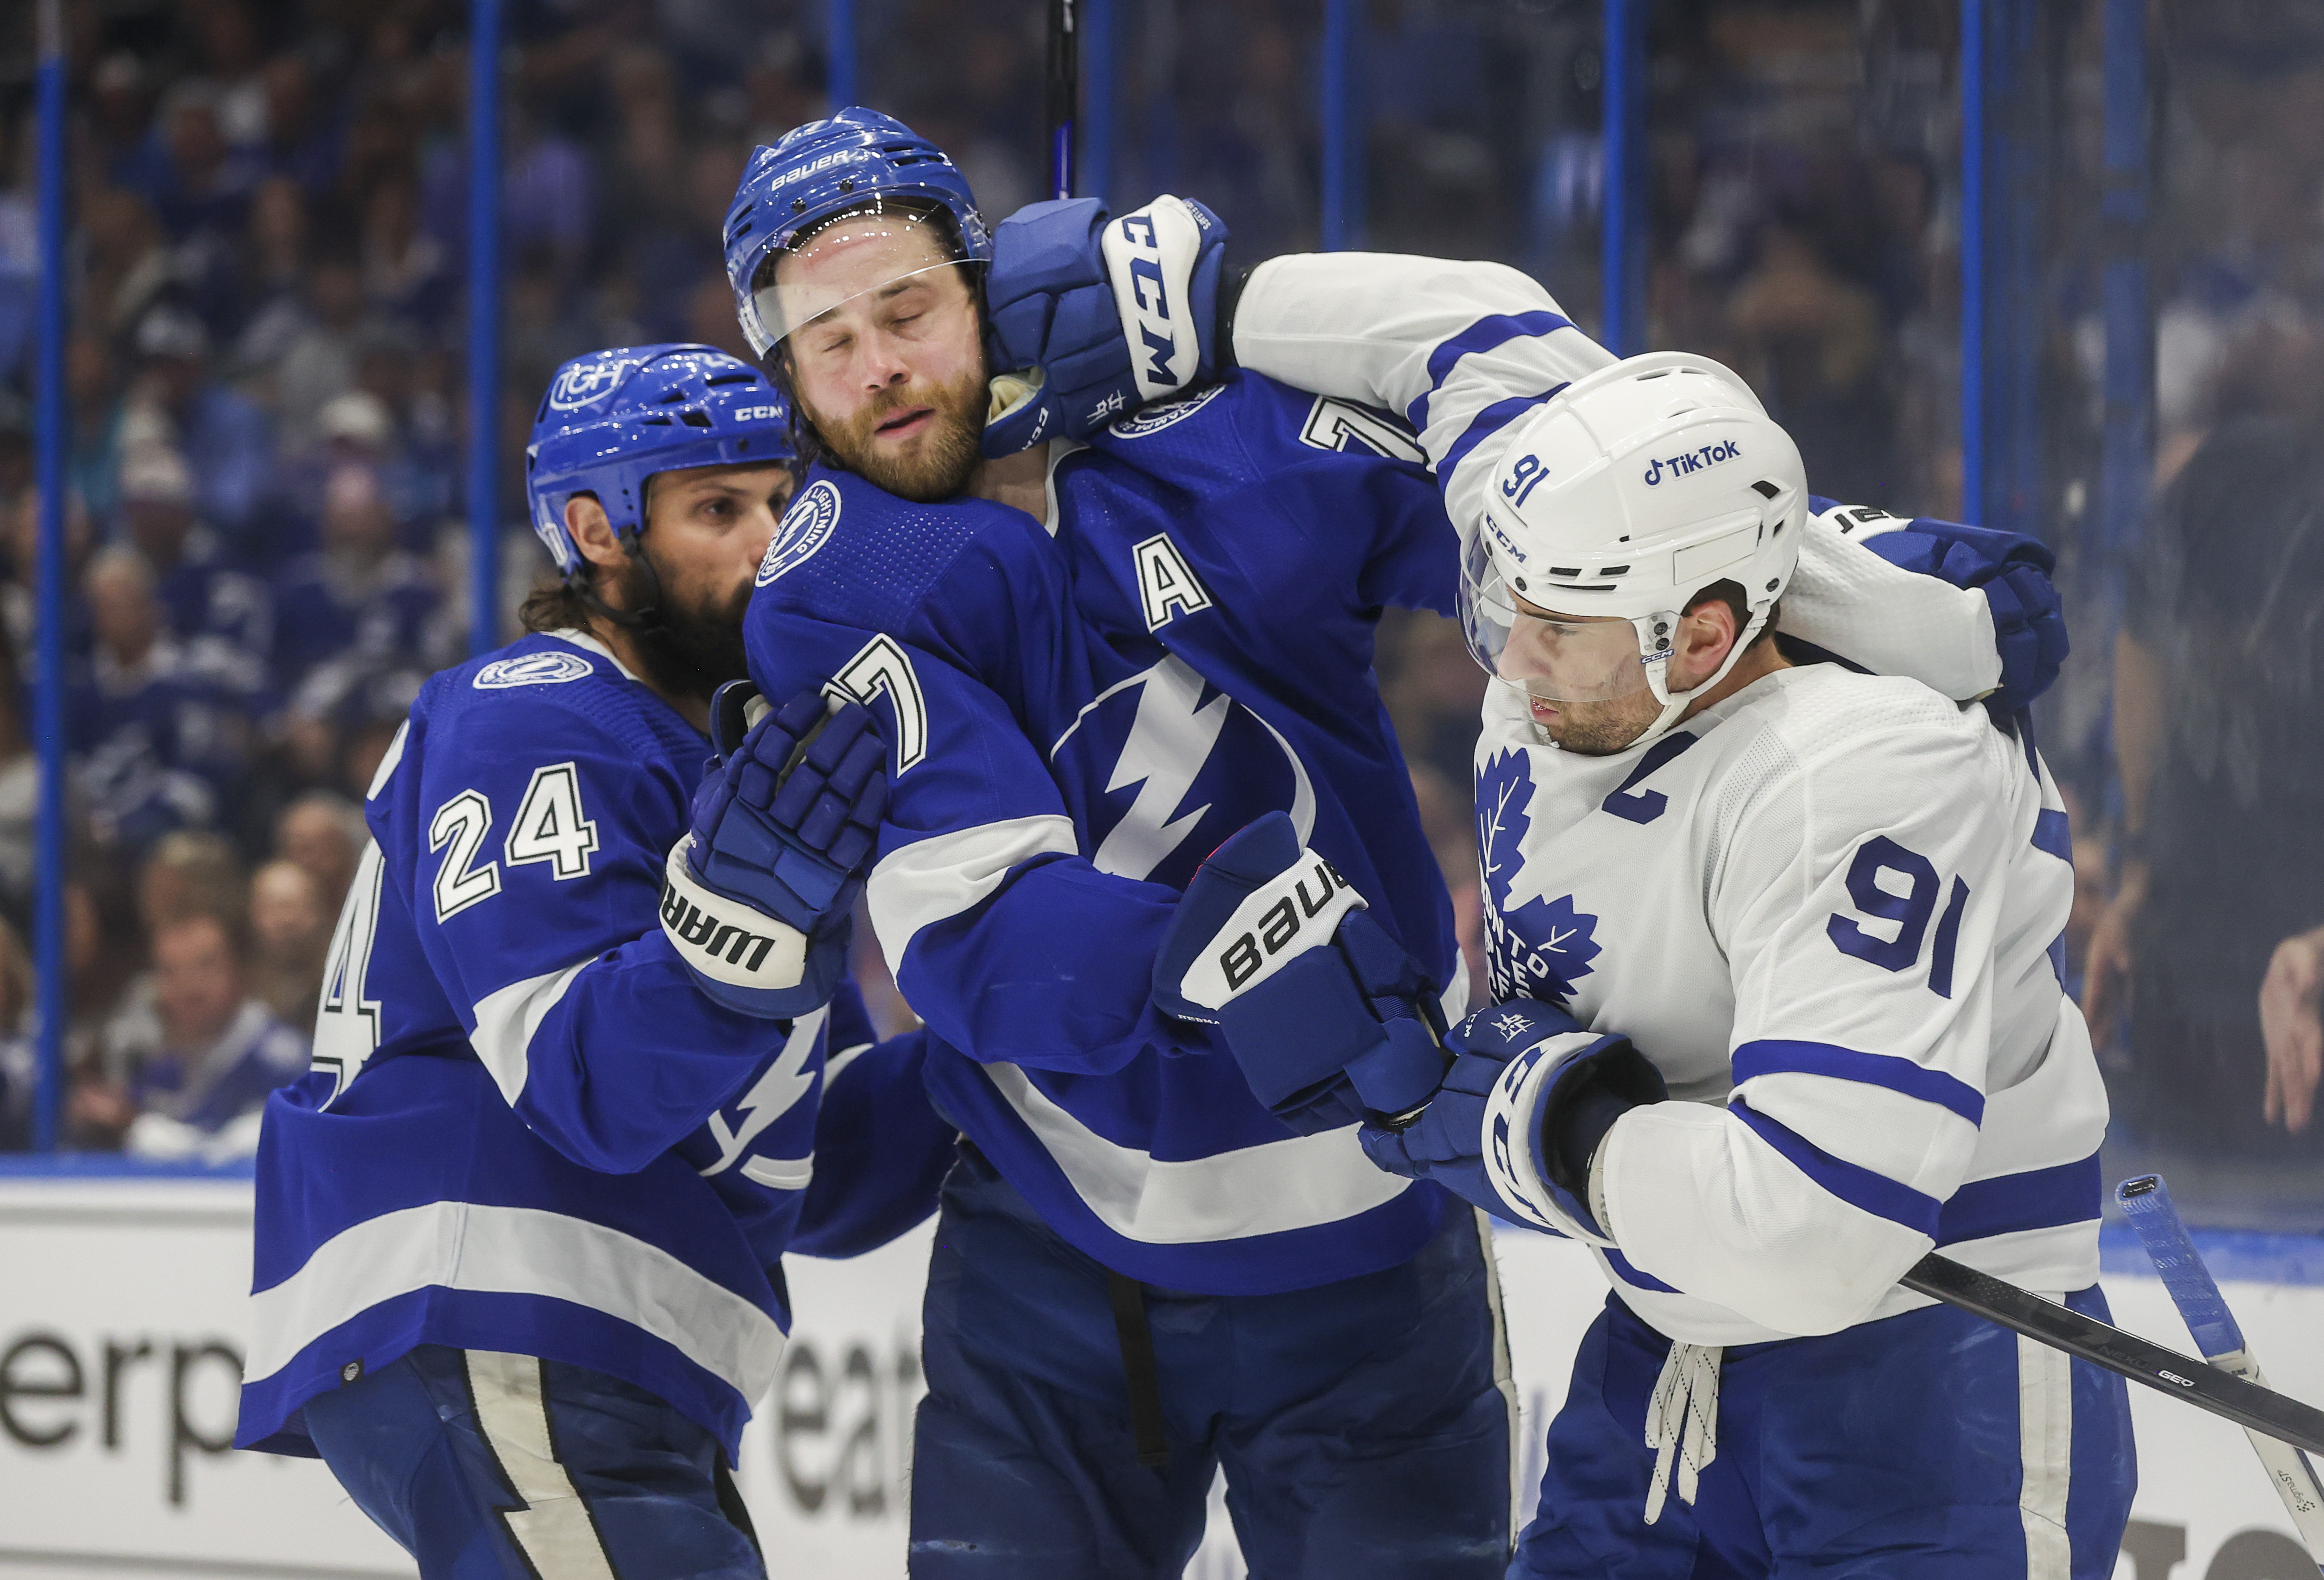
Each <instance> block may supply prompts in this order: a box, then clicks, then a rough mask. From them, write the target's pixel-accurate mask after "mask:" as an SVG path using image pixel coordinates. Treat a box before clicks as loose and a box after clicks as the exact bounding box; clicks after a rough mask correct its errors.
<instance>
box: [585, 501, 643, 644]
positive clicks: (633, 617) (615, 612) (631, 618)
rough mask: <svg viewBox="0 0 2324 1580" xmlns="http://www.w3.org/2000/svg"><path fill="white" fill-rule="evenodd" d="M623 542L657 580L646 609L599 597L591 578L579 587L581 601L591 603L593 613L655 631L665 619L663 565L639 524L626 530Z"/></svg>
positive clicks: (632, 628) (636, 628) (626, 627)
mask: <svg viewBox="0 0 2324 1580" xmlns="http://www.w3.org/2000/svg"><path fill="white" fill-rule="evenodd" d="M621 544H622V548H623V549H626V550H629V555H630V559H632V561H633V562H635V563H637V564H639V565H642V566H644V567H645V568H646V575H647V576H648V577H650V578H651V579H652V581H653V597H652V599H651V601H650V602H649V603H648V604H647V605H646V606H645V607H644V608H642V609H616V608H615V607H613V605H611V604H609V603H607V602H605V600H604V599H603V598H601V597H599V596H597V589H596V587H595V586H593V585H591V584H590V583H588V582H584V583H583V584H582V585H581V587H579V588H578V589H577V590H578V591H579V592H580V594H581V601H582V602H583V603H584V604H586V605H588V606H589V610H590V613H592V614H602V615H604V617H605V618H606V619H608V620H610V621H612V622H613V624H616V625H618V626H620V627H622V629H623V630H624V631H651V630H653V629H654V628H655V627H657V626H659V625H660V624H661V623H662V615H661V570H660V568H659V567H658V566H656V565H655V564H654V562H653V557H652V556H651V555H650V554H648V553H647V552H646V548H645V544H644V542H643V541H641V531H640V529H639V528H636V527H632V528H631V529H630V530H629V531H626V532H623V533H622V534H621Z"/></svg>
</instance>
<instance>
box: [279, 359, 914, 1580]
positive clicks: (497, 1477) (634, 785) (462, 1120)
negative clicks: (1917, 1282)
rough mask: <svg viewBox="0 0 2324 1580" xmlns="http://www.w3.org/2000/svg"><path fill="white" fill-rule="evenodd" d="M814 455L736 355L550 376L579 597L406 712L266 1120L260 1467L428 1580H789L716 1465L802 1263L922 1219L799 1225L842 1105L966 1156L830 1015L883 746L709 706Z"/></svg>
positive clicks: (845, 1000)
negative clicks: (803, 460)
mask: <svg viewBox="0 0 2324 1580" xmlns="http://www.w3.org/2000/svg"><path fill="white" fill-rule="evenodd" d="M787 433H788V411H786V409H785V408H784V406H783V404H782V402H781V401H780V399H779V395H778V394H777V393H776V392H775V391H774V390H773V389H772V388H770V386H769V384H768V383H767V381H766V379H765V378H764V376H763V375H761V374H758V373H756V372H754V371H753V370H752V369H751V368H750V367H749V366H747V365H743V364H742V363H739V362H737V361H735V360H734V359H733V358H732V357H730V356H724V354H722V353H719V352H716V351H714V350H712V349H711V348H709V347H707V346H642V347H636V348H631V349H624V350H620V351H610V352H604V353H599V354H596V355H594V356H586V357H582V358H579V359H576V361H574V362H571V363H568V364H567V365H565V366H564V367H563V368H562V369H560V370H559V372H558V375H557V378H556V381H555V382H554V383H553V384H552V385H551V386H550V388H549V392H548V394H547V397H546V399H545V400H544V402H543V404H542V406H541V410H540V414H539V420H538V421H537V423H536V426H535V430H534V441H533V445H532V447H531V449H530V452H529V469H530V479H529V481H530V494H531V499H532V507H533V513H534V522H535V525H536V527H537V529H538V530H539V533H540V535H541V537H542V538H543V540H544V541H546V542H547V543H548V544H549V549H550V550H551V552H552V554H553V555H554V556H555V558H556V559H557V562H558V567H559V568H560V569H561V570H562V571H563V573H564V580H563V584H562V585H561V586H560V587H556V588H553V589H550V590H549V591H546V592H544V593H540V594H536V595H535V596H534V598H533V600H532V601H531V602H530V603H529V604H528V605H526V616H525V617H526V624H527V625H528V627H529V628H530V629H529V633H528V634H526V635H525V636H523V637H521V638H520V639H519V640H518V641H516V642H512V643H511V644H510V645H509V646H507V647H504V648H503V649H501V650H499V651H496V652H493V653H491V654H488V655H486V656H484V657H483V658H480V659H476V660H472V661H469V662H467V663H465V664H462V665H459V666H457V667H456V668H454V669H451V670H445V671H443V672H442V673H440V674H438V675H437V676H435V677H434V678H433V679H430V680H429V683H428V684H427V686H426V687H425V688H423V689H422V691H421V693H420V698H419V699H418V700H417V701H416V702H415V703H414V704H413V706H412V709H411V716H410V719H409V720H408V721H407V723H406V724H405V725H404V727H403V729H402V730H401V732H400V733H399V734H398V735H397V736H396V738H395V741H394V743H393V744H392V746H391V747H390V749H389V751H388V753H387V755H386V758H385V760H384V761H383V763H382V764H381V766H380V769H379V772H378V775H377V777H376V778H375V779H374V781H373V783H372V785H371V787H370V791H369V794H368V797H367V804H366V808H365V810H366V815H367V817H368V818H369V820H370V823H371V827H372V831H373V834H374V843H373V844H372V845H370V846H369V847H368V848H367V849H366V850H365V852H364V856H363V859H362V863H361V865H360V866H359V868H358V871H357V874H356V878H355V884H354V887H353V889H352V891H351V892H350V893H349V896H348V899H347V901H346V909H345V910H344V911H343V913H342V914H341V917H340V919H339V924H338V929H337V934H336V935H335V937H334V938H333V941H332V946H331V951H330V956H329V961H328V965H327V969H326V981H325V984H324V995H323V1002H322V1006H321V1011H320V1014H319V1016H318V1024H317V1032H316V1039H315V1050H314V1055H315V1063H314V1068H313V1071H312V1073H311V1074H309V1076H307V1077H306V1078H305V1079H303V1080H302V1081H300V1082H299V1083H298V1084H297V1085H295V1086H291V1087H289V1088H286V1089H285V1090H284V1091H282V1092H281V1093H278V1094H277V1095H275V1096H274V1097H273V1098H272V1100H271V1101H270V1103H269V1105H268V1108H267V1112H266V1116H265V1129H264V1133H263V1140H262V1142H261V1147H260V1154H259V1161H258V1206H257V1225H256V1229H257V1239H256V1257H255V1270H254V1298H253V1323H252V1342H251V1351H250V1356H249V1361H248V1364H247V1367H246V1380H245V1382H244V1391H243V1404H242V1415H241V1422H240V1427H239V1429H238V1433H237V1438H236V1441H237V1442H238V1443H239V1444H240V1445H241V1446H245V1447H256V1448H262V1449H266V1450H270V1451H273V1452H279V1453H291V1454H309V1455H320V1456H321V1457H322V1458H323V1459H324V1460H325V1461H326V1462H327V1463H328V1464H329V1465H330V1466H331V1468H332V1471H333V1472H334V1474H337V1477H338V1479H339V1481H340V1483H341V1484H342V1485H344V1486H345V1487H346V1489H347V1491H348V1492H349V1494H350V1495H351V1496H352V1497H353V1498H354V1499H355V1502H356V1503H357V1505H358V1506H359V1507H361V1508H362V1509H363V1510H364V1511H365V1512H366V1513H368V1514H369V1515H370V1516H371V1517H372V1518H373V1519H374V1520H375V1521H376V1522H378V1523H379V1524H380V1525H381V1526H382V1527H383V1529H386V1530H387V1531H388V1533H389V1534H390V1535H392V1537H394V1538H395V1539H396V1540H397V1541H398V1542H400V1543H401V1544H402V1545H403V1546H404V1547H405V1548H406V1549H407V1550H409V1551H410V1552H411V1553H412V1555H413V1556H414V1557H416V1558H417V1559H418V1561H419V1564H420V1572H421V1573H422V1574H423V1575H427V1576H429V1580H436V1577H438V1576H455V1575H457V1576H461V1577H463V1580H465V1577H467V1576H484V1575H559V1576H566V1575H570V1576H584V1575H595V1576H610V1575H615V1574H618V1575H623V1576H625V1577H628V1580H640V1577H644V1576H652V1575H666V1576H673V1577H674V1576H679V1575H687V1576H694V1575H720V1576H754V1575H762V1574H763V1573H764V1570H763V1568H762V1567H761V1563H760V1560H759V1558H758V1557H757V1555H756V1553H755V1550H754V1548H753V1544H752V1539H751V1537H750V1534H749V1530H748V1522H747V1520H745V1519H743V1518H742V1515H741V1504H740V1501H739V1500H738V1499H737V1498H736V1497H735V1495H734V1493H733V1486H732V1483H731V1480H730V1479H729V1476H728V1467H729V1466H731V1464H732V1462H733V1455H734V1453H735V1449H736V1445H737V1439H738V1437H739V1435H740V1433H741V1430H742V1424H743V1422H744V1420H745V1419H746V1418H747V1417H748V1415H749V1413H750V1409H751V1406H752V1403H753V1402H754V1401H755V1400H757V1399H758V1398H759V1397H760V1396H761V1394H762V1393H764V1392H765V1391H766V1390H767V1388H768V1387H769V1386H770V1384H771V1383H772V1381H774V1378H775V1375H776V1367H777V1364H778V1361H779V1356H780V1354H781V1352H782V1346H783V1337H784V1334H785V1331H786V1329H787V1328H788V1321H789V1311H788V1301H787V1298H786V1296H785V1293H784V1286H783V1281H782V1274H781V1270H780V1259H781V1256H782V1253H783V1252H784V1251H785V1250H786V1249H787V1248H805V1249H835V1250H843V1251H844V1250H846V1249H851V1248H853V1246H855V1245H860V1244H861V1243H863V1242H864V1241H866V1240H867V1239H876V1238H878V1237H880V1236H881V1234H884V1233H885V1232H886V1231H887V1230H889V1229H890V1228H893V1227H895V1226H898V1225H897V1224H896V1223H895V1222H894V1221H893V1220H894V1219H895V1218H896V1217H897V1216H899V1215H901V1216H902V1217H904V1218H905V1219H907V1220H908V1216H909V1210H908V1202H909V1200H910V1199H911V1197H913V1195H914V1194H915V1191H916V1188H917V1189H918V1190H924V1191H927V1192H930V1193H932V1191H933V1179H932V1178H924V1179H923V1180H922V1181H921V1182H919V1183H918V1184H917V1186H916V1182H915V1180H914V1178H913V1171H912V1169H910V1168H909V1167H908V1166H899V1167H898V1168H896V1169H893V1170H892V1171H891V1172H890V1175H889V1177H888V1178H886V1179H885V1180H884V1181H882V1182H880V1183H881V1188H878V1189H874V1190H871V1191H870V1192H868V1193H865V1194H863V1195H862V1197H831V1196H830V1193H829V1192H827V1191H826V1192H825V1193H823V1194H824V1195H825V1197H826V1198H828V1199H826V1200H825V1201H824V1202H823V1203H822V1205H821V1208H820V1212H819V1216H820V1222H816V1221H813V1220H814V1217H815V1215H817V1213H818V1207H817V1205H816V1203H815V1202H813V1201H810V1199H809V1198H810V1197H812V1196H814V1195H815V1194H816V1192H815V1187H814V1184H813V1176H814V1141H815V1138H816V1131H817V1120H818V1110H819V1108H820V1110H821V1112H822V1113H823V1114H824V1115H825V1118H826V1119H827V1120H835V1121H837V1122H838V1123H844V1124H846V1125H849V1126H852V1127H854V1128H856V1129H858V1130H862V1129H864V1128H867V1127H871V1126H875V1125H876V1126H881V1127H884V1129H885V1131H886V1132H890V1139H891V1140H892V1141H894V1142H895V1145H894V1146H893V1147H892V1148H891V1149H890V1151H892V1153H893V1154H894V1155H895V1156H896V1157H898V1158H899V1159H900V1158H903V1157H905V1156H906V1155H907V1154H908V1155H909V1156H911V1157H916V1158H921V1159H927V1158H932V1157H933V1158H938V1159H939V1160H940V1159H941V1153H940V1151H939V1150H938V1148H939V1145H940V1143H941V1142H942V1141H945V1140H946V1139H948V1136H949V1132H945V1131H942V1130H941V1129H940V1128H939V1127H938V1126H937V1124H936V1121H935V1120H934V1119H933V1116H927V1111H926V1106H925V1104H924V1103H923V1102H921V1101H920V1100H919V1098H918V1073H919V1072H918V1064H919V1049H918V1042H917V1039H915V1038H906V1039H899V1040H897V1041H895V1042H892V1043H887V1044H882V1045H881V1046H880V1047H878V1048H876V1049H870V1050H869V1051H866V1050H865V1049H866V1045H867V1044H869V1043H870V1042H871V1032H870V1030H869V1029H868V1024H867V1022H866V1021H865V1020H864V1017H863V1015H862V1008H861V1005H860V1003H858V1002H857V1001H856V1000H855V999H854V997H853V993H852V990H848V989H845V988H844V987H843V986H842V984H840V981H839V977H840V975H841V971H842V967H843V963H844V948H845V941H846V928H847V915H848V910H849V907H850V905H851V904H852V901H853V894H854V893H855V892H856V887H857V882H858V876H857V873H858V867H859V864H860V861H861V859H862V856H863V855H864V854H865V852H866V850H867V848H868V845H869V843H870V839H871V829H872V828H873V827H874V826H875V825H876V823H877V821H878V818H879V814H880V810H881V804H882V801H883V799H884V772H883V769H882V759H883V757H884V749H883V748H882V747H881V744H880V742H879V739H878V736H877V735H876V733H875V732H874V730H873V729H872V727H871V720H870V718H869V717H868V716H867V715H866V714H865V713H864V710H863V709H862V708H861V707H842V708H840V709H838V710H837V711H836V713H833V712H831V710H830V709H829V708H828V707H827V706H826V703H825V699H824V698H822V697H821V696H819V695H816V694H813V693H810V694H808V695H807V697H805V698H802V699H800V700H798V701H797V702H795V703H793V704H791V705H789V706H786V707H782V708H780V709H778V710H774V711H771V712H767V711H766V710H763V709H761V708H759V707H756V706H755V705H754V703H753V702H752V700H751V699H750V698H747V697H746V696H745V695H744V693H743V692H742V690H740V689H738V688H733V687H729V688H725V689H724V690H718V689H717V688H719V686H720V684H721V682H723V681H725V680H727V679H730V678H732V677H733V676H734V675H736V674H737V673H738V672H739V670H740V669H741V667H742V660H741V649H740V615H741V611H742V602H743V600H744V599H745V597H746V596H748V592H749V587H750V580H751V574H752V567H753V566H755V564H756V563H757V561H758V559H759V557H760V556H761V553H762V552H763V551H764V548H765V545H766V542H767V541H768V539H769V537H770V533H771V531H772V529H773V526H774V522H775V520H776V517H777V515H778V514H779V511H780V509H781V507H782V505H783V504H784V503H785V501H786V500H787V499H788V495H789V493H790V491H791V487H792V485H793V476H792V473H791V471H790V468H789V457H790V450H789V446H788V439H787ZM714 691H716V701H715V705H714V697H713V694H714ZM714 712H715V714H716V715H717V716H715V717H714ZM760 714H763V716H759V717H757V718H756V720H755V722H752V717H751V716H752V715H760ZM705 735H709V736H711V737H712V738H713V739H714V740H715V742H716V743H717V744H718V748H719V750H720V752H721V753H722V754H723V761H721V762H717V763H715V764H714V766H713V767H712V769H711V770H710V771H709V772H708V774H707V777H706V778H705V768H704V759H705V754H706V753H707V752H708V751H709V749H710V744H711V743H710V742H709V741H705ZM835 993H836V996H835ZM827 1048H828V1049H832V1050H834V1051H832V1052H830V1053H829V1054H828V1056H827V1055H826V1049H827ZM842 1049H844V1051H838V1050H842ZM843 1067H844V1069H845V1071H846V1076H845V1078H844V1080H842V1081H839V1082H837V1084H836V1089H835V1090H832V1091H830V1092H829V1093H828V1094H827V1095H826V1091H825V1088H826V1086H831V1085H832V1082H833V1077H834V1076H835V1074H836V1073H837V1072H838V1071H840V1070H841V1069H842V1068H843ZM843 1111H844V1112H843ZM921 1116H925V1117H921ZM856 1141H857V1144H856V1145H854V1146H853V1147H851V1149H850V1150H851V1152H853V1153H854V1154H856V1155H861V1154H862V1152H863V1151H865V1150H866V1149H864V1148H863V1147H862V1145H861V1138H860V1137H858V1138H856ZM918 1172H919V1174H920V1175H921V1176H923V1177H926V1176H927V1175H928V1173H929V1170H928V1169H927V1167H926V1165H925V1164H924V1165H923V1166H922V1167H921V1169H919V1171H918ZM839 1183H841V1184H842V1185H843V1187H844V1185H846V1184H848V1183H851V1182H839ZM803 1203H805V1204H807V1211H808V1213H809V1215H810V1221H809V1222H808V1223H807V1225H806V1226H805V1227H804V1228H803V1227H802V1206H803ZM883 1219H884V1220H885V1221H883Z"/></svg>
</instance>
